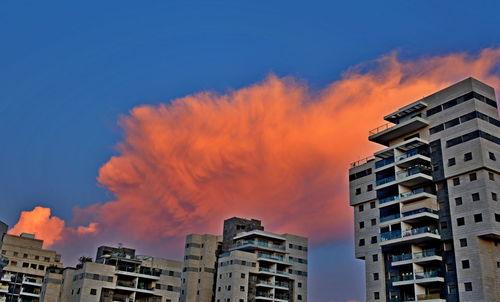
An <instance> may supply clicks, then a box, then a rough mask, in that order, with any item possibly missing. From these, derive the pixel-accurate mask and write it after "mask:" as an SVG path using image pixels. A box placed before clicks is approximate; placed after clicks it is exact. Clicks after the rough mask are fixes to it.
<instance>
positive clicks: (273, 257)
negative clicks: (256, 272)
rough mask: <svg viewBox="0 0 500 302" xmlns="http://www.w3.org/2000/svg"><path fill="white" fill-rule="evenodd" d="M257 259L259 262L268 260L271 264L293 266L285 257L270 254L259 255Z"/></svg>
mask: <svg viewBox="0 0 500 302" xmlns="http://www.w3.org/2000/svg"><path fill="white" fill-rule="evenodd" d="M257 259H258V260H267V261H271V262H281V263H284V264H291V261H290V260H289V259H287V258H285V257H283V256H278V255H269V254H265V253H258V254H257Z"/></svg>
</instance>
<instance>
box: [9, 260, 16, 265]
mask: <svg viewBox="0 0 500 302" xmlns="http://www.w3.org/2000/svg"><path fill="white" fill-rule="evenodd" d="M9 264H10V265H11V266H17V261H10V263H9Z"/></svg>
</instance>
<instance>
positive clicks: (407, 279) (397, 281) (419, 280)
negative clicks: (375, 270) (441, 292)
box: [391, 270, 444, 286]
mask: <svg viewBox="0 0 500 302" xmlns="http://www.w3.org/2000/svg"><path fill="white" fill-rule="evenodd" d="M391 281H392V285H393V286H404V285H410V284H425V283H435V282H444V278H443V277H441V272H440V271H438V270H434V271H428V272H415V273H414V274H413V273H408V274H405V275H400V276H396V277H394V278H392V279H391Z"/></svg>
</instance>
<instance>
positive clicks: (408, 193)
mask: <svg viewBox="0 0 500 302" xmlns="http://www.w3.org/2000/svg"><path fill="white" fill-rule="evenodd" d="M423 192H424V188H418V189H415V190H413V191H410V192H405V193H401V194H399V195H394V196H389V197H385V198H382V199H379V200H378V202H379V203H380V204H381V203H386V202H390V201H393V200H396V199H401V198H406V197H408V196H412V195H416V194H420V193H423Z"/></svg>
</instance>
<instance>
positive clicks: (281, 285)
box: [257, 280, 289, 288]
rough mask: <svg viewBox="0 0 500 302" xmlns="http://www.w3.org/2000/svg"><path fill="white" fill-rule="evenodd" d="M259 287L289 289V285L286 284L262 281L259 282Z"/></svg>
mask: <svg viewBox="0 0 500 302" xmlns="http://www.w3.org/2000/svg"><path fill="white" fill-rule="evenodd" d="M257 285H269V286H279V287H285V288H289V285H288V283H286V282H278V281H276V282H269V281H264V280H260V281H257Z"/></svg>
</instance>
